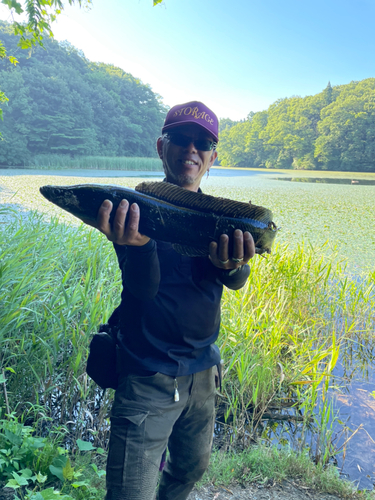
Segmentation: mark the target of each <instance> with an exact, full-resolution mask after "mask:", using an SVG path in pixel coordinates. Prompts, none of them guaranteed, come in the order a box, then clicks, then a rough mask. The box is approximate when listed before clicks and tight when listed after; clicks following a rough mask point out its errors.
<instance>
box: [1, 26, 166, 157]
mask: <svg viewBox="0 0 375 500" xmlns="http://www.w3.org/2000/svg"><path fill="white" fill-rule="evenodd" d="M18 38H19V37H17V36H15V35H14V34H13V31H12V29H11V26H10V25H9V24H7V23H5V22H0V40H1V41H2V43H3V45H4V47H5V48H6V50H7V52H8V53H10V54H12V55H13V56H15V57H16V58H17V60H18V64H17V65H16V66H13V65H12V64H10V63H9V61H8V60H7V59H0V89H1V90H2V91H3V92H4V94H5V95H6V97H7V98H8V99H9V101H8V102H7V103H5V105H4V107H3V121H0V133H1V135H2V140H1V142H0V165H10V166H12V165H15V166H16V165H21V166H22V165H25V164H27V163H28V162H30V160H32V158H33V157H34V156H35V155H39V156H40V155H47V154H48V155H51V154H59V155H69V156H70V157H71V156H77V155H92V156H139V157H155V156H156V149H155V142H156V138H157V137H158V136H159V134H160V129H161V126H162V124H163V121H164V117H165V113H166V108H165V106H164V105H163V104H162V101H161V98H160V96H159V95H157V94H155V93H154V92H152V90H151V88H150V87H149V86H148V85H145V84H143V83H142V82H141V81H140V80H138V79H137V78H135V77H133V76H132V75H131V74H129V73H126V72H125V71H123V70H122V69H120V68H117V67H114V66H111V65H108V64H101V63H92V62H90V61H88V60H87V59H86V58H85V57H84V55H83V53H82V52H80V51H78V50H77V49H75V48H74V47H73V46H72V45H70V44H69V43H68V42H62V43H58V42H56V41H54V40H53V39H50V38H45V39H44V41H43V44H44V48H43V47H40V46H35V47H33V48H32V49H30V50H22V49H20V47H18V46H17V42H18Z"/></svg>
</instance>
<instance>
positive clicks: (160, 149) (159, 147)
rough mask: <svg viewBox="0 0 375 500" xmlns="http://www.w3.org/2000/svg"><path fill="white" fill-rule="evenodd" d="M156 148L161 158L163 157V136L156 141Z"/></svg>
mask: <svg viewBox="0 0 375 500" xmlns="http://www.w3.org/2000/svg"><path fill="white" fill-rule="evenodd" d="M156 150H157V152H158V155H159V158H160V159H161V160H162V159H163V139H162V138H161V137H159V138H158V140H157V141H156Z"/></svg>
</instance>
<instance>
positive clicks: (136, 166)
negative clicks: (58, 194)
mask: <svg viewBox="0 0 375 500" xmlns="http://www.w3.org/2000/svg"><path fill="white" fill-rule="evenodd" d="M25 167H29V168H48V169H49V168H58V169H59V168H72V169H80V168H85V169H97V170H146V171H160V172H162V171H163V165H162V163H161V161H160V159H159V158H138V157H136V156H131V157H122V156H109V157H108V156H77V157H76V158H71V157H70V156H69V155H57V154H49V155H47V154H44V155H37V156H34V158H33V159H32V160H31V161H30V162H28V163H26V164H25Z"/></svg>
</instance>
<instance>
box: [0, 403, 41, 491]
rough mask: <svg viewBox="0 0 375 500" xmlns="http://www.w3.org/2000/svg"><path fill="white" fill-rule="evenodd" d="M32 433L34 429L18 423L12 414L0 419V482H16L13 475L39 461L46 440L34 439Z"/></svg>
mask: <svg viewBox="0 0 375 500" xmlns="http://www.w3.org/2000/svg"><path fill="white" fill-rule="evenodd" d="M33 433H34V429H33V428H32V427H30V426H27V425H23V423H21V422H19V420H18V418H17V417H16V415H15V414H14V413H12V414H11V415H9V416H8V418H7V419H3V418H2V419H0V480H2V481H4V479H6V478H8V479H10V480H11V481H17V480H18V477H15V476H14V474H15V473H17V472H19V471H20V470H23V469H28V468H33V467H34V465H35V464H36V463H37V462H38V461H39V459H40V456H41V454H42V453H43V452H44V448H45V447H46V444H47V439H46V438H40V437H34V436H33ZM12 477H13V479H12ZM22 477H24V476H22ZM26 484H27V483H26Z"/></svg>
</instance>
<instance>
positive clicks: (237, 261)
mask: <svg viewBox="0 0 375 500" xmlns="http://www.w3.org/2000/svg"><path fill="white" fill-rule="evenodd" d="M232 260H233V262H236V263H239V262H242V261H243V257H242V258H241V259H235V258H234V257H232Z"/></svg>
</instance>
